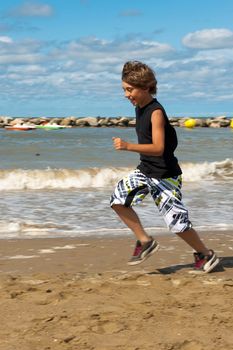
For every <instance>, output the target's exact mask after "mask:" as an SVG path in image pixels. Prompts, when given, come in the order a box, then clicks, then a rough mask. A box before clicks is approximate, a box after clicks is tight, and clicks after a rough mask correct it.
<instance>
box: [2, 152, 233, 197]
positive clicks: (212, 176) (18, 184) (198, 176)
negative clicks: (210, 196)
mask: <svg viewBox="0 0 233 350" xmlns="http://www.w3.org/2000/svg"><path fill="white" fill-rule="evenodd" d="M181 166H182V170H183V180H184V181H188V182H192V181H193V182H195V181H202V180H229V181H230V180H232V178H233V160H232V159H225V160H223V161H220V162H203V163H184V164H181ZM131 170H132V169H129V168H87V169H79V170H73V169H45V170H24V169H10V170H0V191H9V190H10V191H11V190H25V189H27V190H42V189H50V190H53V189H54V190H56V189H60V190H62V189H72V188H101V187H108V186H113V185H114V184H115V183H116V181H118V180H119V179H120V178H122V177H123V176H124V175H126V174H127V173H128V172H129V171H131Z"/></svg>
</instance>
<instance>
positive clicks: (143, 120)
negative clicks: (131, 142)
mask: <svg viewBox="0 0 233 350" xmlns="http://www.w3.org/2000/svg"><path fill="white" fill-rule="evenodd" d="M156 109H160V110H161V111H162V112H163V116H164V119H165V148H164V153H163V155H162V156H148V155H145V154H140V160H141V162H140V164H139V165H138V167H137V168H138V169H139V170H140V171H141V172H142V173H143V174H145V175H146V176H148V177H153V178H156V179H162V178H168V177H173V176H177V175H180V174H182V171H181V169H180V167H179V164H178V160H177V158H176V157H175V156H174V151H175V149H176V147H177V144H178V141H177V136H176V131H175V129H174V128H173V126H171V124H170V123H169V119H168V117H167V114H166V112H165V110H164V108H163V106H162V105H161V104H160V103H159V102H158V101H157V99H153V100H152V101H151V102H150V103H148V104H147V105H146V106H144V107H143V108H139V107H136V132H137V136H138V143H139V144H151V143H153V142H152V123H151V116H152V113H153V112H154V111H155V110H156Z"/></svg>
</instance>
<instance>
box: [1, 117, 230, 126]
mask: <svg viewBox="0 0 233 350" xmlns="http://www.w3.org/2000/svg"><path fill="white" fill-rule="evenodd" d="M188 119H192V120H194V121H195V127H210V128H226V127H233V119H232V118H229V117H226V116H217V117H210V118H201V117H200V118H192V117H170V118H169V120H170V123H171V124H172V125H173V126H176V127H185V121H187V120H188ZM45 123H47V124H48V125H51V124H52V125H54V124H56V125H62V126H67V127H79V128H81V127H102V128H103V127H135V124H136V121H135V118H132V117H124V116H119V117H99V116H98V117H75V116H70V117H64V118H52V117H37V118H35V117H21V118H12V117H8V116H0V128H4V127H6V126H9V125H10V126H14V125H22V124H29V125H35V126H36V125H43V124H45Z"/></svg>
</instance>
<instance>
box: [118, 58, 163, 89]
mask: <svg viewBox="0 0 233 350" xmlns="http://www.w3.org/2000/svg"><path fill="white" fill-rule="evenodd" d="M121 77H122V81H124V82H126V83H127V84H130V85H132V86H134V87H136V88H140V89H148V88H149V92H150V93H151V94H152V95H155V94H156V92H157V80H156V78H155V73H154V71H153V70H152V69H151V68H150V67H149V66H147V65H146V64H144V63H142V62H139V61H128V62H126V63H125V64H124V66H123V70H122V76H121Z"/></svg>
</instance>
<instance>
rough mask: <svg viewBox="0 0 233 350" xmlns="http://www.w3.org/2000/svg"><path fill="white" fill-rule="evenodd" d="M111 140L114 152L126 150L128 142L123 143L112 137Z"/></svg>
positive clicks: (118, 138)
mask: <svg viewBox="0 0 233 350" xmlns="http://www.w3.org/2000/svg"><path fill="white" fill-rule="evenodd" d="M112 140H113V145H114V148H115V149H116V150H118V151H125V150H127V145H128V142H125V141H124V140H122V139H121V138H120V137H113V138H112Z"/></svg>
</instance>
